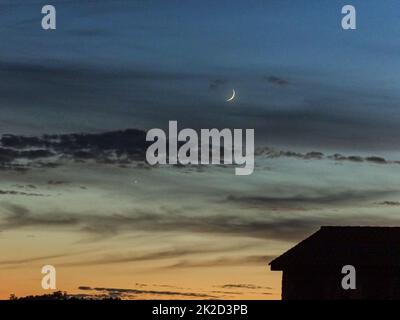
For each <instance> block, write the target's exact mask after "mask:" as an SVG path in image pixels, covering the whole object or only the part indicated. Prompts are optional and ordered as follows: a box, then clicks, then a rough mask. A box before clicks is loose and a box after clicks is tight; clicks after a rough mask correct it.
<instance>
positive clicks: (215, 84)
mask: <svg viewBox="0 0 400 320" xmlns="http://www.w3.org/2000/svg"><path fill="white" fill-rule="evenodd" d="M227 82H228V81H227V80H225V79H215V80H213V81H211V83H210V85H209V89H210V90H217V89H219V88H221V87H222V86H223V85H225V84H226V83H227Z"/></svg>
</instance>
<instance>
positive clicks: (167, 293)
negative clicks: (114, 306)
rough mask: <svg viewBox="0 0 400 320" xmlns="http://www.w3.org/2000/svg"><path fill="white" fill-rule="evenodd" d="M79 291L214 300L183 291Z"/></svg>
mask: <svg viewBox="0 0 400 320" xmlns="http://www.w3.org/2000/svg"><path fill="white" fill-rule="evenodd" d="M78 289H79V290H83V291H100V292H106V293H108V294H117V295H120V296H122V297H123V296H124V295H134V296H138V295H153V296H170V297H191V298H216V297H215V296H212V295H208V294H205V293H196V292H185V291H161V290H141V289H125V288H101V287H88V286H80V287H78Z"/></svg>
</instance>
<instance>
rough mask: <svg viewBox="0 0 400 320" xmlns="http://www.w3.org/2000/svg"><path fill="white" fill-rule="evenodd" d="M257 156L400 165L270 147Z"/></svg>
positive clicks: (385, 160)
mask: <svg viewBox="0 0 400 320" xmlns="http://www.w3.org/2000/svg"><path fill="white" fill-rule="evenodd" d="M255 155H256V156H265V157H267V158H279V157H288V158H296V159H301V160H323V159H330V160H334V161H349V162H358V163H360V162H367V163H374V164H400V161H398V160H387V159H385V158H383V157H380V156H366V157H362V156H357V155H350V156H346V155H342V154H340V153H335V154H332V155H326V154H324V153H323V152H319V151H310V152H306V153H301V152H297V151H291V150H276V149H274V148H270V147H259V148H257V149H256V150H255Z"/></svg>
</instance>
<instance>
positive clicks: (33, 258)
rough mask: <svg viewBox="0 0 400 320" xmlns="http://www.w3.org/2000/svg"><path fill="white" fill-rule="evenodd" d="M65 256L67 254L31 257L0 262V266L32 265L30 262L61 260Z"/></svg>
mask: <svg viewBox="0 0 400 320" xmlns="http://www.w3.org/2000/svg"><path fill="white" fill-rule="evenodd" d="M67 255H68V254H54V255H48V256H38V257H31V258H25V259H13V260H0V265H17V264H25V263H32V262H36V261H43V260H52V259H57V258H62V257H65V256H67Z"/></svg>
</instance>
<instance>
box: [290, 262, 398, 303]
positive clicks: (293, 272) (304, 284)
mask: <svg viewBox="0 0 400 320" xmlns="http://www.w3.org/2000/svg"><path fill="white" fill-rule="evenodd" d="M355 268H356V289H355V290H344V289H343V288H342V286H341V282H342V279H343V277H344V276H345V275H343V274H342V273H341V269H342V266H338V267H331V268H326V267H325V268H315V267H309V268H296V269H286V270H283V277H282V299H283V300H307V299H313V300H315V299H317V300H320V299H323V300H330V299H400V269H398V268H365V267H357V266H355Z"/></svg>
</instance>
